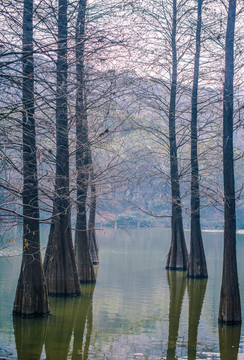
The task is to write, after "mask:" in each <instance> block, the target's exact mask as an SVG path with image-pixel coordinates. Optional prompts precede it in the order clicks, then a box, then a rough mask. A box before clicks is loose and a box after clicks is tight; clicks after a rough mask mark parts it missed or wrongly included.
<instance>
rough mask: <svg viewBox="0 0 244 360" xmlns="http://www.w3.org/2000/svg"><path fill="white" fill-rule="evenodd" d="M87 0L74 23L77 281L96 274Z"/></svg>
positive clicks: (84, 1) (94, 278)
mask: <svg viewBox="0 0 244 360" xmlns="http://www.w3.org/2000/svg"><path fill="white" fill-rule="evenodd" d="M85 14H86V0H80V1H79V9H78V17H77V25H76V80H77V95H76V170H77V217H76V228H75V249H76V258H77V264H78V274H79V281H80V282H85V283H86V282H95V281H96V276H95V272H94V268H93V264H92V260H91V254H90V249H89V243H88V234H87V219H86V200H87V189H88V180H89V144H88V123H87V109H86V101H85V82H84V35H85Z"/></svg>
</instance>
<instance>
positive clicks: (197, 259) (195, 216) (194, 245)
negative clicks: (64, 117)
mask: <svg viewBox="0 0 244 360" xmlns="http://www.w3.org/2000/svg"><path fill="white" fill-rule="evenodd" d="M202 2H203V0H198V16H197V31H196V53H195V64H194V78H193V88H192V99H191V242H190V254H189V260H188V267H187V276H188V277H191V278H207V277H208V271H207V263H206V258H205V253H204V247H203V241H202V232H201V224H200V190H199V169H198V151H197V144H198V135H197V112H198V110H197V103H198V78H199V62H200V48H201V28H202Z"/></svg>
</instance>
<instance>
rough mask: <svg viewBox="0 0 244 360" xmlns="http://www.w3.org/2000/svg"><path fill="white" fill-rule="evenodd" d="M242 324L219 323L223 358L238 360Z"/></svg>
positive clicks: (222, 359) (221, 355)
mask: <svg viewBox="0 0 244 360" xmlns="http://www.w3.org/2000/svg"><path fill="white" fill-rule="evenodd" d="M240 337H241V326H240V325H236V326H224V325H219V351H220V359H221V360H230V359H231V360H237V359H238V350H239V345H240Z"/></svg>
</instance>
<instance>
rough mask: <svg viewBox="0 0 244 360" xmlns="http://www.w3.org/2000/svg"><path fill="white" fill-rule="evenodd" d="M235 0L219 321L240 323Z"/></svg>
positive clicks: (230, 26)
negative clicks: (234, 99) (235, 124)
mask: <svg viewBox="0 0 244 360" xmlns="http://www.w3.org/2000/svg"><path fill="white" fill-rule="evenodd" d="M235 18H236V0H229V10H228V20H227V30H226V39H225V83H224V96H223V170H224V256H223V273H222V286H221V293H220V304H219V322H220V323H224V324H227V325H231V324H238V323H241V304H240V292H239V283H238V274H237V262H236V215H235V179H234V163H233V84H234V82H233V80H234V35H235Z"/></svg>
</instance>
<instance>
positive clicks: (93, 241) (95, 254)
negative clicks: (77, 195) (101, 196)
mask: <svg viewBox="0 0 244 360" xmlns="http://www.w3.org/2000/svg"><path fill="white" fill-rule="evenodd" d="M90 157H91V156H90ZM90 184H91V185H90V186H91V204H90V215H89V222H88V239H89V248H90V253H91V259H92V262H93V264H94V265H98V264H99V249H98V243H97V237H96V230H95V224H96V205H97V196H96V185H95V183H94V170H93V164H92V159H91V160H90Z"/></svg>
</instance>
